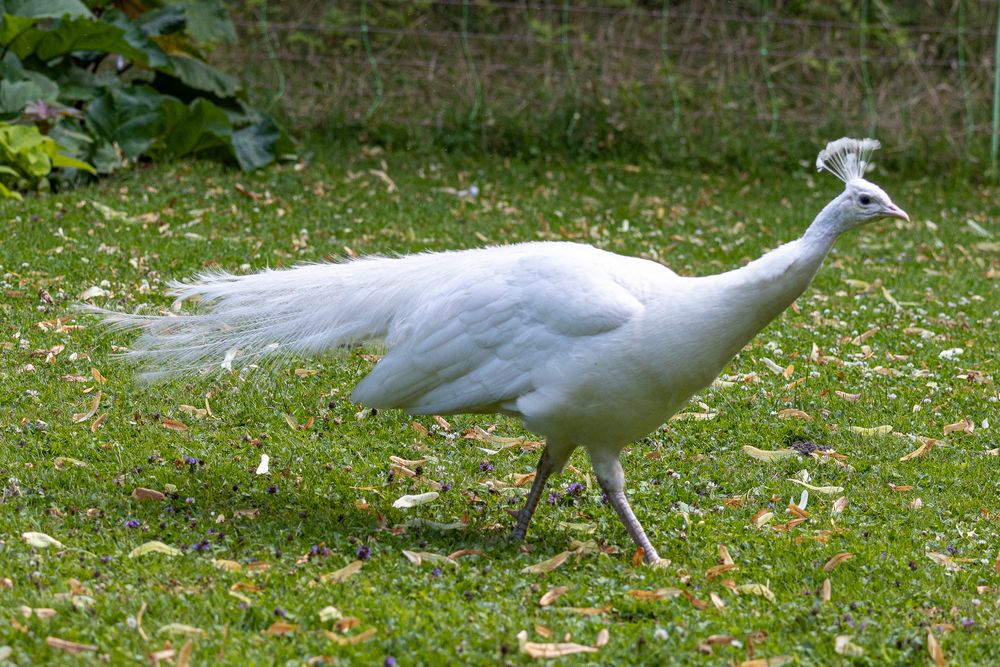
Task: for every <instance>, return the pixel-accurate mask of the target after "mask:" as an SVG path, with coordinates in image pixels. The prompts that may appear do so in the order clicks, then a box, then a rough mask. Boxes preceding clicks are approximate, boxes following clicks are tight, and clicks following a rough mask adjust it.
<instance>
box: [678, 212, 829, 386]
mask: <svg viewBox="0 0 1000 667" xmlns="http://www.w3.org/2000/svg"><path fill="white" fill-rule="evenodd" d="M839 202H840V197H838V198H837V199H834V200H833V201H832V202H830V204H828V205H827V206H826V207H825V208H824V209H823V210H822V211H821V212H820V214H819V215H818V216H816V219H815V220H814V221H813V223H812V224H811V225H810V226H809V228H808V229H807V230H806V232H805V234H803V235H802V237H801V238H799V239H796V240H795V241H792V242H791V243H786V244H785V245H783V246H780V247H778V248H775V249H774V250H772V251H771V252H769V253H767V254H765V255H763V256H762V257H760V258H758V259H756V260H754V261H753V262H750V263H749V264H747V265H746V266H744V267H742V268H740V269H736V270H734V271H729V272H727V273H722V274H718V275H715V276H706V277H704V278H697V279H695V280H696V282H697V283H698V284H699V287H700V288H701V289H703V290H704V293H703V295H704V299H703V302H704V303H706V304H712V305H711V308H710V310H709V312H707V313H706V315H707V320H706V321H705V326H706V329H708V330H706V331H705V335H708V336H711V337H713V339H714V340H715V341H716V343H715V344H714V345H713V348H714V349H717V350H718V352H719V359H718V360H717V362H718V363H720V364H721V366H724V365H725V364H726V363H728V362H729V360H730V359H731V358H732V357H733V356H734V355H735V354H736V353H737V352H739V351H740V350H741V349H742V348H743V346H744V345H746V344H747V343H748V342H749V341H750V339H751V338H753V337H754V336H755V335H757V333H759V332H760V330H761V329H763V328H764V327H765V326H767V324H768V323H769V322H770V321H771V320H773V319H774V318H775V317H777V316H778V315H779V314H780V313H781V312H782V311H783V310H785V309H786V308H788V306H790V305H791V304H792V302H794V301H795V299H797V298H798V297H799V295H800V294H802V292H804V291H805V289H806V287H808V286H809V283H810V282H812V279H813V276H815V275H816V272H817V271H818V270H819V267H820V265H821V264H822V263H823V259H824V258H825V257H826V255H827V253H828V252H829V250H830V248H831V247H832V246H833V242H834V241H835V240H836V239H837V236H838V235H839V234H840V232H841V231H843V229H845V228H846V225H845V224H844V221H843V220H841V215H840V210H841V209H840V208H839V207H838V204H839ZM721 366H720V370H721Z"/></svg>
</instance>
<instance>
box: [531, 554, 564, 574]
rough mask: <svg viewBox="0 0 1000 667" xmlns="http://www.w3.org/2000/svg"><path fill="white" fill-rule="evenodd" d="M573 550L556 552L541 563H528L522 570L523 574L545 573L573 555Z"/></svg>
mask: <svg viewBox="0 0 1000 667" xmlns="http://www.w3.org/2000/svg"><path fill="white" fill-rule="evenodd" d="M572 553H573V552H572V551H563V552H561V553H558V554H556V555H555V556H553V557H552V558H549V559H548V560H543V561H542V562H540V563H535V564H534V565H528V566H527V567H525V568H523V569H522V570H521V573H522V574H545V573H546V572H551V571H552V570H554V569H556V568H557V567H559V566H560V565H562V564H563V563H565V562H566V561H567V560H568V559H569V557H570V556H571V555H572Z"/></svg>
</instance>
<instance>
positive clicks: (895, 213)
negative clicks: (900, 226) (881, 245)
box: [885, 204, 910, 222]
mask: <svg viewBox="0 0 1000 667" xmlns="http://www.w3.org/2000/svg"><path fill="white" fill-rule="evenodd" d="M885 217H887V218H899V219H900V220H905V221H906V222H909V221H910V216H908V215H907V214H906V211H904V210H903V209H901V208H899V207H898V206H896V205H895V204H889V205H888V206H886V207H885Z"/></svg>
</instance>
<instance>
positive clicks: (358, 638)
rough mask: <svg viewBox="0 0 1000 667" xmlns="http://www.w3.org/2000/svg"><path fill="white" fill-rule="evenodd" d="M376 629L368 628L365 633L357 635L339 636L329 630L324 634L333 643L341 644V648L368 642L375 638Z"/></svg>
mask: <svg viewBox="0 0 1000 667" xmlns="http://www.w3.org/2000/svg"><path fill="white" fill-rule="evenodd" d="M375 632H376V631H375V628H368V629H367V630H365V631H364V632H359V633H358V634H356V635H347V636H344V635H338V634H336V633H334V632H330V631H329V630H324V631H323V634H324V635H326V638H327V639H329V640H330V641H332V642H335V643H337V644H339V645H340V646H351V645H353V644H360V643H361V642H366V641H368V640H369V639H371V638H372V637H374V636H375Z"/></svg>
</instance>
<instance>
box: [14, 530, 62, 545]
mask: <svg viewBox="0 0 1000 667" xmlns="http://www.w3.org/2000/svg"><path fill="white" fill-rule="evenodd" d="M21 538H22V539H23V540H24V541H25V542H26V543H27V544H28V546H29V547H34V548H36V549H48V548H49V547H55V548H57V549H62V548H63V543H62V542H60V541H59V540H57V539H56V538H54V537H52V536H50V535H46V534H45V533H38V532H34V531H28V532H27V533H22V534H21Z"/></svg>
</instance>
